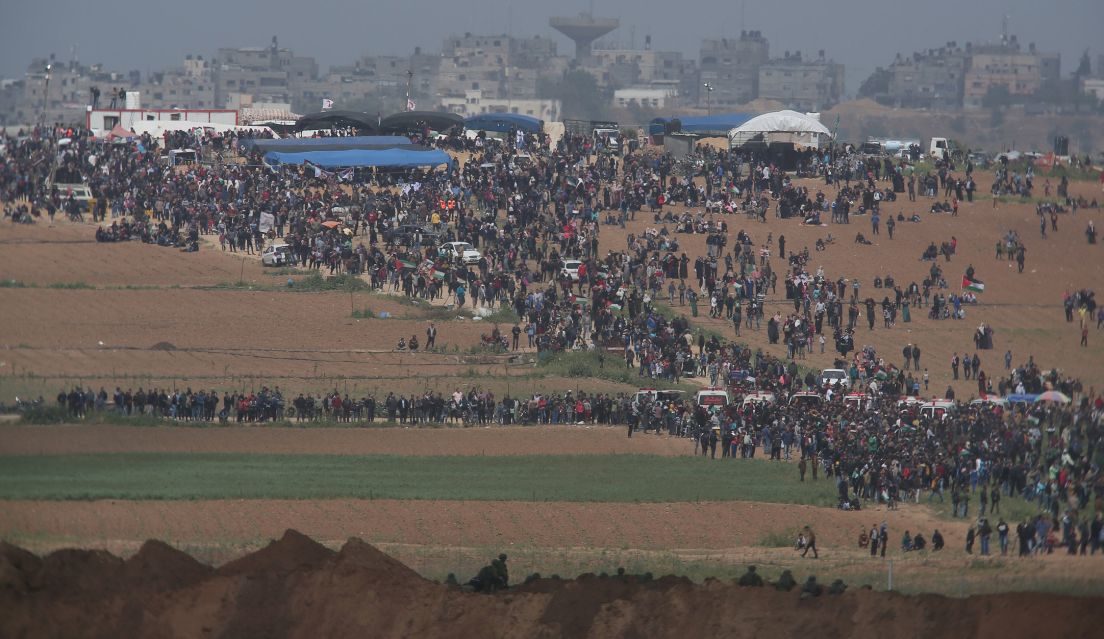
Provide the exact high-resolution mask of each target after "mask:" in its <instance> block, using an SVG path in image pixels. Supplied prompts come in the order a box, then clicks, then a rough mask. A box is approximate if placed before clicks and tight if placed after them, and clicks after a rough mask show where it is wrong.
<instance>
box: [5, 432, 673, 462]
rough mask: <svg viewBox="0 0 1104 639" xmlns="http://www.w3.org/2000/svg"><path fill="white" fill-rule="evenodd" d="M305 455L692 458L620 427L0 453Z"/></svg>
mask: <svg viewBox="0 0 1104 639" xmlns="http://www.w3.org/2000/svg"><path fill="white" fill-rule="evenodd" d="M154 452H157V453H170V452H171V453H254V454H304V455H308V454H311V455H477V456H483V455H487V456H495V455H535V454H545V455H591V454H594V455H625V454H636V455H666V456H678V455H689V454H691V453H692V452H693V444H691V443H690V440H687V439H679V438H668V437H667V436H656V435H643V434H638V435H637V436H636V437H633V438H631V439H629V438H628V437H626V436H625V431H624V430H623V429H621V428H613V427H587V426H541V427H529V426H524V427H509V426H507V427H502V426H496V427H494V428H425V429H417V428H373V429H354V428H318V427H311V428H306V429H295V428H264V427H259V428H249V427H246V428H236V427H230V428H143V427H127V426H50V427H43V426H4V427H0V456H3V455H71V454H92V453H154Z"/></svg>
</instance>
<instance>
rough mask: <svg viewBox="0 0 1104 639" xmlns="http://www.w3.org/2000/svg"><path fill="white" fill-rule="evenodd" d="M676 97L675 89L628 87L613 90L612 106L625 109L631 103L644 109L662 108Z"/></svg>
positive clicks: (676, 91)
mask: <svg viewBox="0 0 1104 639" xmlns="http://www.w3.org/2000/svg"><path fill="white" fill-rule="evenodd" d="M677 97H678V90H677V89H673V88H671V89H647V88H628V89H617V90H616V91H614V92H613V106H615V107H619V108H622V109H626V108H628V107H630V106H632V105H636V106H638V107H641V108H644V109H662V108H665V107H666V106H667V105H668V103H669V102H671V101H672V100H674V99H675V98H677Z"/></svg>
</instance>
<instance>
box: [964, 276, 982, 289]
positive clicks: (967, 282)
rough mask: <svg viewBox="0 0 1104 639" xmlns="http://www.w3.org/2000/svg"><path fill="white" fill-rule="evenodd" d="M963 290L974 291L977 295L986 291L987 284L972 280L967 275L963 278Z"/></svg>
mask: <svg viewBox="0 0 1104 639" xmlns="http://www.w3.org/2000/svg"><path fill="white" fill-rule="evenodd" d="M962 290H965V291H973V292H975V293H981V292H983V291H985V284H983V283H982V281H981V280H972V279H970V278H968V277H966V276H965V275H963V276H962Z"/></svg>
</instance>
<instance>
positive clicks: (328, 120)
mask: <svg viewBox="0 0 1104 639" xmlns="http://www.w3.org/2000/svg"><path fill="white" fill-rule="evenodd" d="M341 127H352V128H355V129H359V130H361V131H373V132H374V131H376V130H377V129H378V128H379V125H378V120H377V118H376V116H374V115H369V114H367V113H363V112H361V111H333V110H331V111H319V112H318V113H308V114H307V115H304V116H303V117H301V118H299V119H298V120H297V121H296V122H295V128H296V129H298V130H300V131H302V130H304V129H332V128H341Z"/></svg>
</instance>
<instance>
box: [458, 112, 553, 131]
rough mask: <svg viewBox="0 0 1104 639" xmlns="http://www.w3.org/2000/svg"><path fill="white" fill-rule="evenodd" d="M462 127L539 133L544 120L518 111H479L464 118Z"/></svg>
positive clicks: (479, 129)
mask: <svg viewBox="0 0 1104 639" xmlns="http://www.w3.org/2000/svg"><path fill="white" fill-rule="evenodd" d="M464 128H465V129H468V130H469V131H494V132H495V133H509V132H510V131H513V130H518V131H521V132H523V133H540V132H541V130H542V129H543V128H544V121H543V120H538V119H537V118H534V117H533V116H530V115H521V114H520V113H481V114H479V115H473V116H471V117H470V118H468V119H467V120H464Z"/></svg>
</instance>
